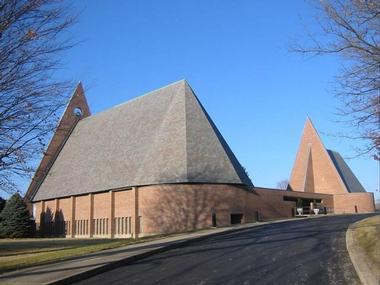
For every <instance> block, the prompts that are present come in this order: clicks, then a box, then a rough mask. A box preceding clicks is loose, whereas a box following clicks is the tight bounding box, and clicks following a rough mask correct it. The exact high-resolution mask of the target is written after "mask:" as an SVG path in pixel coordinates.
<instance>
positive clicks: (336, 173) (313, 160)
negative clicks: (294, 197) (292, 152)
mask: <svg viewBox="0 0 380 285" xmlns="http://www.w3.org/2000/svg"><path fill="white" fill-rule="evenodd" d="M289 190H293V191H303V192H315V193H326V194H344V193H350V192H365V190H364V188H363V186H362V185H361V184H360V182H359V181H358V179H357V178H356V176H355V175H354V173H353V172H352V171H351V169H350V168H349V167H348V165H347V164H346V163H345V161H344V160H343V158H342V157H341V156H340V154H339V153H337V152H334V151H331V150H327V149H326V148H325V146H324V145H323V143H322V140H321V138H320V137H319V135H318V132H317V130H316V129H315V127H314V125H313V123H312V122H311V120H310V119H309V118H307V120H306V123H305V127H304V130H303V134H302V138H301V143H300V146H299V149H298V152H297V156H296V160H295V162H294V166H293V170H292V173H291V176H290V180H289Z"/></svg>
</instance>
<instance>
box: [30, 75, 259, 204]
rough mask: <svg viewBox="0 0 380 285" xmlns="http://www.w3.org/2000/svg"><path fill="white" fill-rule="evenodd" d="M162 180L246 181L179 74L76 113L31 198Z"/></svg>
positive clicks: (162, 181)
mask: <svg viewBox="0 0 380 285" xmlns="http://www.w3.org/2000/svg"><path fill="white" fill-rule="evenodd" d="M163 183H228V184H241V185H248V186H252V182H251V180H250V179H249V178H248V176H247V175H246V173H245V171H244V169H243V168H242V166H241V165H240V163H239V162H238V160H237V159H236V157H235V155H234V154H233V152H232V151H231V149H230V148H229V146H228V144H227V143H226V142H225V140H224V139H223V137H222V135H221V134H220V132H219V131H218V129H217V128H216V126H215V124H214V123H213V122H212V120H211V118H210V117H209V115H208V114H207V112H206V111H205V109H204V108H203V107H202V105H201V103H200V102H199V100H198V98H197V97H196V96H195V94H194V92H193V90H192V89H191V88H190V86H189V85H188V83H187V82H186V81H184V80H181V81H179V82H176V83H173V84H171V85H168V86H166V87H164V88H161V89H158V90H155V91H153V92H150V93H148V94H146V95H144V96H141V97H137V98H135V99H133V100H131V101H128V102H126V103H124V104H121V105H118V106H116V107H113V108H111V109H109V110H106V111H104V112H101V113H99V114H96V115H93V116H90V117H87V118H84V119H82V120H80V121H79V122H78V124H77V125H76V127H75V129H74V130H73V132H72V133H71V135H70V137H69V138H68V140H67V141H66V143H65V145H64V147H63V148H62V150H61V151H60V153H59V155H58V157H57V158H56V160H55V162H54V164H53V165H52V167H51V168H50V171H49V173H48V174H47V176H46V178H45V179H44V181H43V182H42V184H41V185H40V187H39V189H38V191H37V193H36V195H35V196H34V200H35V201H37V200H43V199H51V198H56V197H64V196H70V195H79V194H85V193H91V192H97V191H104V190H109V189H118V188H122V187H129V186H139V185H152V184H163Z"/></svg>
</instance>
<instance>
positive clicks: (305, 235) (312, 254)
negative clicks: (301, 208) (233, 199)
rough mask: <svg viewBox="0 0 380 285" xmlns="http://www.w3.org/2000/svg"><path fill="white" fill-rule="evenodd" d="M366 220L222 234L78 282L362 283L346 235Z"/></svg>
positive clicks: (290, 224) (325, 220)
mask: <svg viewBox="0 0 380 285" xmlns="http://www.w3.org/2000/svg"><path fill="white" fill-rule="evenodd" d="M366 217H368V215H344V216H331V217H323V218H318V219H307V220H299V221H291V222H283V223H276V224H268V225H263V226H259V227H255V228H251V229H247V230H244V231H239V232H233V233H227V234H221V235H218V236H214V237H210V238H208V239H206V240H203V241H198V242H194V243H192V244H190V245H186V246H183V247H179V248H176V249H172V250H169V251H167V252H164V253H160V254H156V255H153V256H150V257H148V258H146V259H143V260H140V261H137V262H135V263H133V264H129V265H125V266H121V267H119V268H116V269H113V270H111V271H108V272H105V273H102V274H99V275H96V276H93V277H91V278H89V279H86V280H83V281H81V282H79V283H76V284H81V285H95V284H107V285H111V284H139V285H146V284H175V285H179V284H181V285H185V284H199V285H201V284H202V285H203V284H244V285H248V284H282V285H284V284H292V285H293V284H318V285H325V284H326V285H327V284H360V281H359V279H358V277H357V275H356V272H355V269H354V267H353V265H352V263H351V261H350V258H349V255H348V252H347V250H346V242H345V233H346V229H347V227H348V226H349V225H350V224H351V223H353V222H356V221H358V220H360V219H364V218H366Z"/></svg>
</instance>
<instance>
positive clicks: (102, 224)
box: [35, 184, 374, 237]
mask: <svg viewBox="0 0 380 285" xmlns="http://www.w3.org/2000/svg"><path fill="white" fill-rule="evenodd" d="M285 196H287V197H294V198H298V197H300V198H307V199H321V200H322V203H323V205H324V206H325V207H328V208H335V212H336V213H354V212H355V206H357V211H358V212H360V213H361V212H372V211H374V204H373V195H372V193H353V194H340V195H331V194H319V193H306V192H297V191H283V190H278V189H267V188H259V187H256V188H255V189H254V191H252V189H251V190H249V189H248V188H246V187H241V186H234V185H222V184H168V185H154V186H144V187H138V188H132V189H128V190H123V191H116V192H111V191H109V192H103V193H97V194H95V193H94V194H89V195H83V196H77V197H71V198H61V199H56V200H49V201H43V202H36V203H35V207H36V217H37V219H38V218H39V217H40V213H41V212H42V211H44V210H43V208H44V209H45V211H46V209H48V208H49V209H51V211H52V212H53V211H55V209H58V210H59V211H61V212H62V217H63V218H64V221H65V223H66V224H65V227H66V228H65V231H66V235H67V236H72V237H80V236H94V237H131V236H137V234H140V236H144V235H151V234H158V233H168V232H184V231H190V230H194V229H200V228H208V227H211V226H212V224H213V220H212V216H213V213H214V214H215V216H216V223H217V226H225V225H230V224H231V214H242V215H243V216H242V221H241V222H243V223H244V222H253V221H255V220H257V219H258V218H259V219H260V220H268V219H277V218H286V217H291V216H292V209H293V208H294V207H295V206H296V203H295V202H294V201H284V197H285ZM136 202H138V203H136ZM43 204H44V206H43ZM91 205H92V206H91ZM72 206H74V208H73V207H72Z"/></svg>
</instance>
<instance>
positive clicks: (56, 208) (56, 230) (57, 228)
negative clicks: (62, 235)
mask: <svg viewBox="0 0 380 285" xmlns="http://www.w3.org/2000/svg"><path fill="white" fill-rule="evenodd" d="M58 211H59V199H57V198H56V199H54V213H53V218H54V221H53V226H54V228H53V229H54V234H55V235H57V236H58V235H59V232H60V226H61V221H60V220H59V219H58V220H57V217H58Z"/></svg>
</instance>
